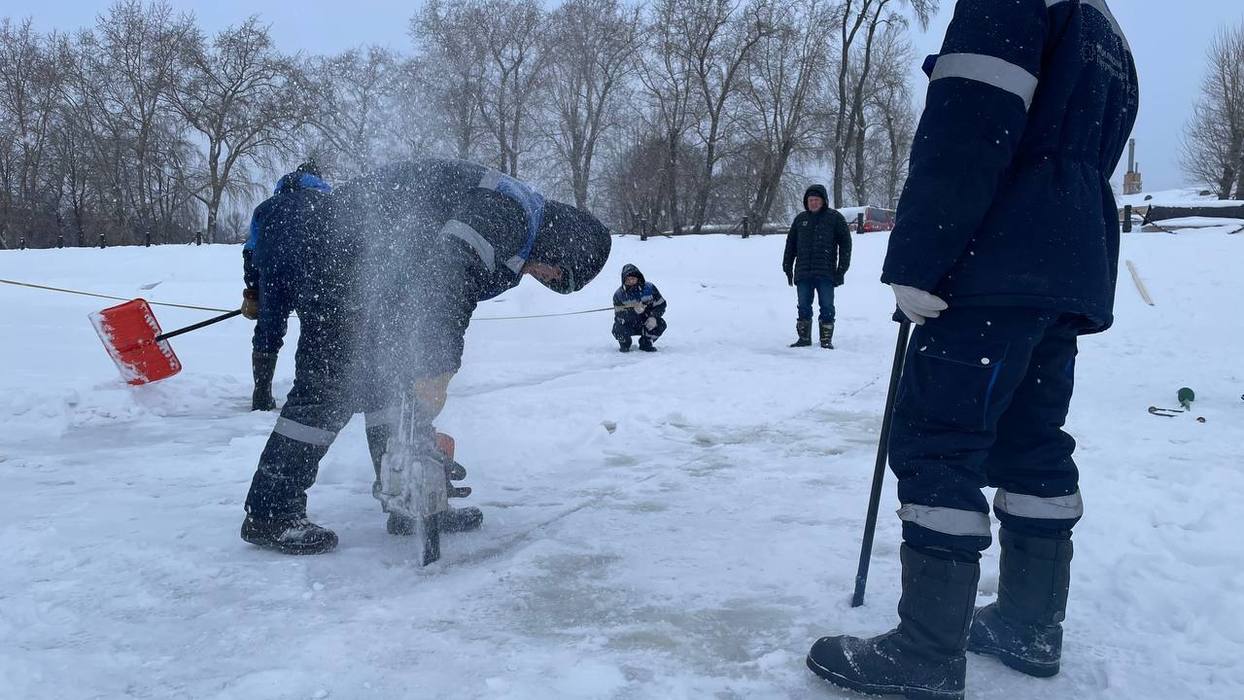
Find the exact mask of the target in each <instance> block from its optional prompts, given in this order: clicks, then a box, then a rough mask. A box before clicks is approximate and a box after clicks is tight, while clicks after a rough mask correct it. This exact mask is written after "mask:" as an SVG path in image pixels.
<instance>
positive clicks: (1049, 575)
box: [968, 527, 1072, 678]
mask: <svg viewBox="0 0 1244 700" xmlns="http://www.w3.org/2000/svg"><path fill="white" fill-rule="evenodd" d="M998 540H999V541H1000V542H1001V544H1002V562H1001V564H1000V565H999V567H998V601H997V602H996V603H992V604H990V605H986V606H985V607H983V608H981V609H979V610H977V611H976V615H975V616H974V618H973V620H972V632H971V635H970V636H969V638H968V649H969V650H970V651H973V652H976V653H977V654H988V655H990V656H996V657H998V659H999V660H1000V661H1002V663H1004V664H1006V665H1007V666H1010V667H1011V668H1013V669H1015V670H1016V671H1019V672H1021V673H1026V674H1028V675H1030V676H1037V677H1039V678H1046V677H1049V676H1053V675H1055V674H1057V673H1058V669H1059V660H1060V658H1061V657H1062V651H1063V626H1062V625H1061V624H1060V623H1061V622H1062V621H1063V618H1064V616H1065V615H1066V611H1067V591H1068V589H1069V588H1070V586H1071V555H1072V546H1071V541H1070V540H1051V539H1043V538H1037V537H1026V536H1023V535H1017V534H1015V533H1013V532H1011V531H1010V530H1008V529H1007V528H1005V527H1004V528H1002V530H1001V531H1000V532H999V533H998Z"/></svg>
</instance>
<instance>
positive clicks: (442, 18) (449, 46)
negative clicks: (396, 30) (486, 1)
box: [410, 0, 487, 159]
mask: <svg viewBox="0 0 1244 700" xmlns="http://www.w3.org/2000/svg"><path fill="white" fill-rule="evenodd" d="M485 21H486V18H485V17H483V16H482V13H481V12H479V10H478V8H477V7H476V6H475V5H473V4H468V3H464V2H461V1H460V0H448V1H446V0H428V2H427V3H425V4H424V6H423V9H422V10H421V11H420V12H419V14H418V15H417V16H416V17H415V18H414V19H412V20H411V24H410V35H411V39H412V40H413V41H414V43H415V48H416V50H417V52H418V55H417V56H416V57H415V64H414V65H413V67H412V71H413V76H414V87H415V89H418V90H421V91H423V92H425V93H426V94H428V95H430V96H431V99H432V102H433V105H434V112H435V113H436V114H437V116H438V118H439V119H438V120H439V121H440V122H441V123H442V124H443V126H444V127H445V129H446V131H448V133H449V134H451V136H452V142H453V144H452V150H453V153H454V155H456V156H457V157H458V158H463V159H466V158H472V157H474V155H475V153H476V151H477V150H478V146H477V143H476V142H477V140H478V138H479V135H480V131H481V127H480V123H479V122H480V118H479V113H480V105H481V103H482V101H483V90H484V61H485V57H484V49H483V42H482V41H481V40H480V39H479V37H478V35H479V33H480V32H483V31H486V26H487V25H486V24H485Z"/></svg>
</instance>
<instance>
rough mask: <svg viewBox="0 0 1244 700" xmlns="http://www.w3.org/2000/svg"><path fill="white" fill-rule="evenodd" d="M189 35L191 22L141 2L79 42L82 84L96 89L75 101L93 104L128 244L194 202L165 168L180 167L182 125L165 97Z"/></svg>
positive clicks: (122, 6) (124, 4) (132, 0)
mask: <svg viewBox="0 0 1244 700" xmlns="http://www.w3.org/2000/svg"><path fill="white" fill-rule="evenodd" d="M194 36H195V29H194V24H193V21H192V19H191V18H189V17H186V16H182V17H176V16H174V15H173V11H172V8H171V7H170V6H169V5H168V4H167V3H163V2H153V3H151V4H150V5H147V6H144V5H143V4H142V3H141V2H139V0H123V1H118V2H117V3H116V4H114V5H113V6H112V8H111V9H110V10H109V11H108V13H107V14H105V15H103V16H101V17H100V18H99V20H98V22H97V25H96V34H89V33H84V34H82V35H81V42H82V47H81V50H79V52H78V56H79V57H80V58H81V59H83V61H84V64H83V65H81V66H80V69H81V71H82V73H81V77H82V78H87V76H90V77H89V78H88V79H90V80H92V81H93V82H92V83H91V84H89V85H80V86H79V87H81V88H83V89H82V90H80V96H82V97H83V98H84V99H86V100H88V101H89V102H91V103H93V104H92V105H91V108H92V109H93V111H94V114H93V116H94V118H95V119H96V120H97V122H98V123H99V125H100V127H101V128H102V130H103V131H104V132H105V141H104V144H105V145H104V146H103V147H102V148H103V149H104V150H106V151H111V153H108V154H107V155H104V154H102V153H101V156H103V160H105V161H106V160H109V159H110V157H111V158H112V159H114V162H115V166H114V170H113V172H112V175H113V178H112V182H111V183H110V184H111V187H112V189H113V190H114V191H113V193H112V201H113V203H114V216H115V219H116V222H117V224H119V225H121V226H122V227H123V228H122V231H124V232H125V233H127V234H128V235H129V236H131V238H130V240H134V241H137V240H141V237H142V236H144V235H148V234H152V233H154V234H156V235H157V237H160V234H162V233H165V232H167V231H168V230H171V227H172V226H173V223H174V222H173V220H172V219H173V218H174V212H181V211H183V209H184V206H185V204H186V202H188V201H189V200H190V199H191V198H192V197H193V193H191V192H188V191H187V190H186V188H185V187H184V186H183V183H184V181H185V178H180V177H171V178H170V177H165V176H164V175H165V173H163V172H162V169H163V168H166V167H169V166H170V165H175V164H176V163H178V162H179V161H181V160H182V158H181V156H182V155H183V152H184V151H185V150H186V148H187V144H186V141H185V139H184V136H183V133H182V132H183V130H184V129H185V125H184V124H183V123H180V122H178V121H177V120H176V118H175V114H174V113H173V110H172V109H171V107H170V105H169V102H168V99H167V98H168V96H169V94H170V93H171V92H172V90H173V87H174V84H175V79H176V75H177V70H178V66H179V61H180V57H181V52H182V49H183V47H184V46H186V45H187V44H188V43H190V42H192V41H193V40H194ZM127 229H128V230H127Z"/></svg>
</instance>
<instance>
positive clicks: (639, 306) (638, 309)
mask: <svg viewBox="0 0 1244 700" xmlns="http://www.w3.org/2000/svg"><path fill="white" fill-rule="evenodd" d="M647 310H648V307H647V306H644V304H643V302H639V301H637V302H635V303H634V304H632V305H631V311H634V312H635V313H637V314H640V315H642V314H643V313H644V312H645V311H647Z"/></svg>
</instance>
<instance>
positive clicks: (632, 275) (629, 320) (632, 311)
mask: <svg viewBox="0 0 1244 700" xmlns="http://www.w3.org/2000/svg"><path fill="white" fill-rule="evenodd" d="M666 308H667V307H666V304H665V297H663V296H661V290H659V289H657V286H656V285H655V284H653V283H651V282H649V281H648V280H647V279H645V278H644V273H642V272H640V271H639V268H638V267H635V266H634V265H631V264H629V263H627V264H626V265H623V266H622V286H621V287H618V291H616V292H614V293H613V337H614V338H615V339H616V340H617V341H618V350H620V351H622V352H630V351H631V336H635V335H637V336H639V349H640V350H642V351H644V352H656V351H657V348H656V346H655V345H653V342H655V341H656V339H657V338H660V337H661V334H662V333H664V332H665V329H666V328H667V326H666V323H665V318H664V316H665V309H666Z"/></svg>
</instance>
